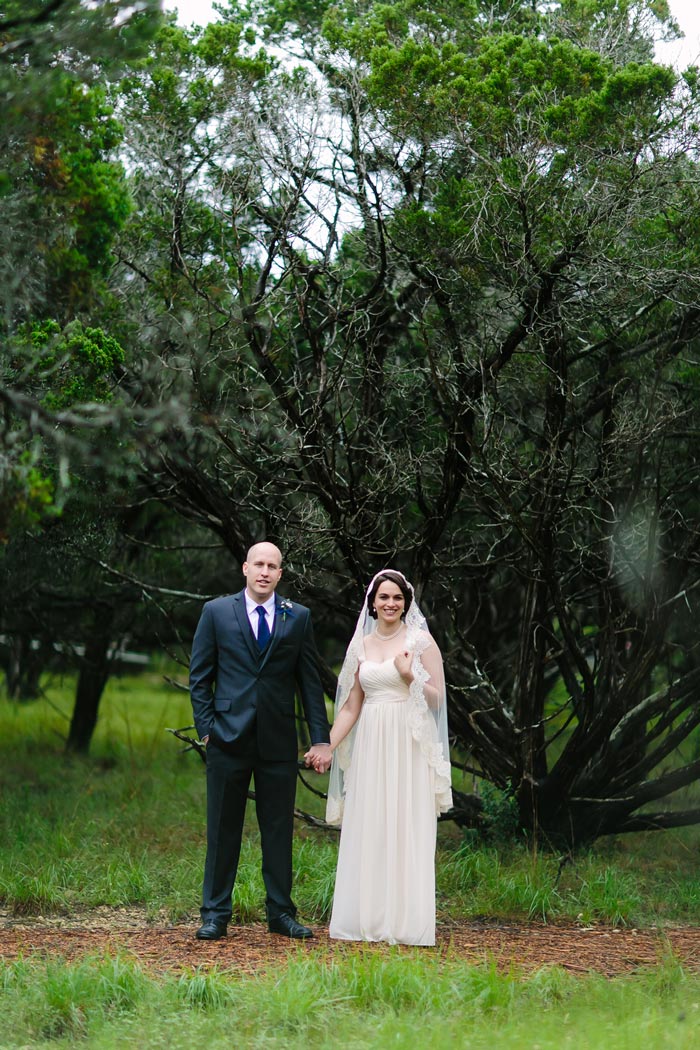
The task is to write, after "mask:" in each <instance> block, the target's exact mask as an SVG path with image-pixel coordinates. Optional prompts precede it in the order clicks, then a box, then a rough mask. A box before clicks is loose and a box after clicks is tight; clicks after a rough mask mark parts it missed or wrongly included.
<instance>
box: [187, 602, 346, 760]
mask: <svg viewBox="0 0 700 1050" xmlns="http://www.w3.org/2000/svg"><path fill="white" fill-rule="evenodd" d="M297 689H298V691H299V694H300V696H301V702H302V706H303V709H304V714H305V716H306V720H307V722H308V724H309V730H310V734H311V742H312V743H314V744H320V743H327V742H328V741H329V739H330V732H329V728H328V717H327V715H326V704H325V700H324V696H323V688H322V686H321V681H320V678H319V674H318V663H317V654H316V645H315V643H314V636H313V628H312V626H311V614H310V613H309V610H308V609H307V608H306V607H305V606H303V605H298V604H297V603H296V602H290V601H289V600H288V599H281V598H279V597H278V596H277V595H276V596H275V621H274V625H273V629H272V637H271V639H270V641H269V643H268V645H267V647H266V648H265V650H264V652H262V653H261V652H260V650H259V649H258V643H257V641H256V639H255V636H254V634H253V631H252V629H251V626H250V621H249V619H248V613H247V610H246V603H245V591H240V593H238V594H232V595H231V594H230V595H226V597H223V598H215V599H214V600H213V601H210V602H207V603H206V605H205V606H204V609H203V610H202V615H201V618H200V620H199V624H198V625H197V630H196V631H195V635H194V640H193V642H192V657H191V660H190V696H191V699H192V709H193V711H194V721H195V726H196V728H197V732H198V733H199V736H200V739H201V738H202V737H204V736H207V734H208V735H209V736H210V738H211V739H212V740H213V741H214V743H216V744H218V745H219V746H220V747H222V748H223V749H224V750H226V751H230V752H232V753H234V754H235V753H236V752H238V753H243V752H244V751H245V749H246V748H249V747H250V740H251V734H252V733H253V732H254V733H255V734H256V737H257V748H258V753H259V755H260V757H261V758H263V759H266V760H268V761H279V762H281V761H290V760H293V759H295V758H296V757H297V753H298V743H297V728H296V720H295V702H294V701H295V695H296V691H297Z"/></svg>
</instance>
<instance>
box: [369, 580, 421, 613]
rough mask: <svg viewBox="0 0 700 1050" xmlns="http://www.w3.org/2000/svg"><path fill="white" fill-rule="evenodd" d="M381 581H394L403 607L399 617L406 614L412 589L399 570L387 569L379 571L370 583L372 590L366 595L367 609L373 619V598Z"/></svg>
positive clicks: (411, 596) (374, 611)
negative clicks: (400, 594)
mask: <svg viewBox="0 0 700 1050" xmlns="http://www.w3.org/2000/svg"><path fill="white" fill-rule="evenodd" d="M382 583H395V584H396V586H397V587H398V588H399V590H400V591H401V593H402V594H403V600H404V607H403V612H402V613H401V618H402V619H403V617H404V616H405V615H406V613H407V612H408V610H409V609H410V608H411V602H412V601H413V591H412V590H411V588H410V587H409V585H408V584H407V583H406V580H404V578H403V576H402V575H401V573H400V572H394V571H393V570H392V569H387V570H386V572H380V574H379V576H377V578H376V580H375V581H374V583H373V584H372V590H371V591H370V592H369V594H368V595H367V611H368V613H369V614H370V616H371V617H372V619H373V620H376V619H377V610H376V609H375V608H374V599H375V598H376V596H377V591H378V590H379V587H380V584H382Z"/></svg>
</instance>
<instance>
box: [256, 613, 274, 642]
mask: <svg viewBox="0 0 700 1050" xmlns="http://www.w3.org/2000/svg"><path fill="white" fill-rule="evenodd" d="M255 611H256V613H257V614H258V620H259V623H258V648H259V649H260V650H261V651H262V650H263V649H264V648H265V646H266V645H267V643H268V642H269V641H270V628H269V627H268V626H267V616H266V615H265V606H264V605H256V607H255Z"/></svg>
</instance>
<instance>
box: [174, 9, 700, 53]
mask: <svg viewBox="0 0 700 1050" xmlns="http://www.w3.org/2000/svg"><path fill="white" fill-rule="evenodd" d="M165 7H166V8H167V9H168V10H171V11H173V10H177V12H178V15H179V19H178V21H180V22H181V23H182V24H183V25H189V24H190V23H192V22H196V23H197V24H198V25H206V23H207V22H210V21H211V20H212V19H213V18H214V17H215V15H214V10H213V8H212V5H211V3H210V2H209V0H165ZM670 7H671V13H672V15H673V17H674V18H675V19H676V21H677V22H678V24H679V26H680V27H681V29H682V30H683V32H684V33H685V39H684V40H681V41H678V42H676V43H675V44H659V45H658V47H657V52H656V54H657V59H658V60H659V61H660V62H667V63H669V64H670V65H677V66H678V67H679V68H683V67H684V66H687V65H689V64H690V63H691V62H696V61H700V3H699V2H698V0H670Z"/></svg>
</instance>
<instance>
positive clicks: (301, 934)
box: [267, 915, 314, 941]
mask: <svg viewBox="0 0 700 1050" xmlns="http://www.w3.org/2000/svg"><path fill="white" fill-rule="evenodd" d="M267 925H268V928H269V930H270V933H280V934H281V935H282V936H283V937H294V938H295V939H296V940H298V941H305V940H306V939H307V937H313V935H314V931H313V930H310V929H309V927H308V926H302V925H301V923H300V922H297V921H296V919H294V918H292V916H291V915H276V916H275V917H274V918H273V919H269V920H268V924H267Z"/></svg>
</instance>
